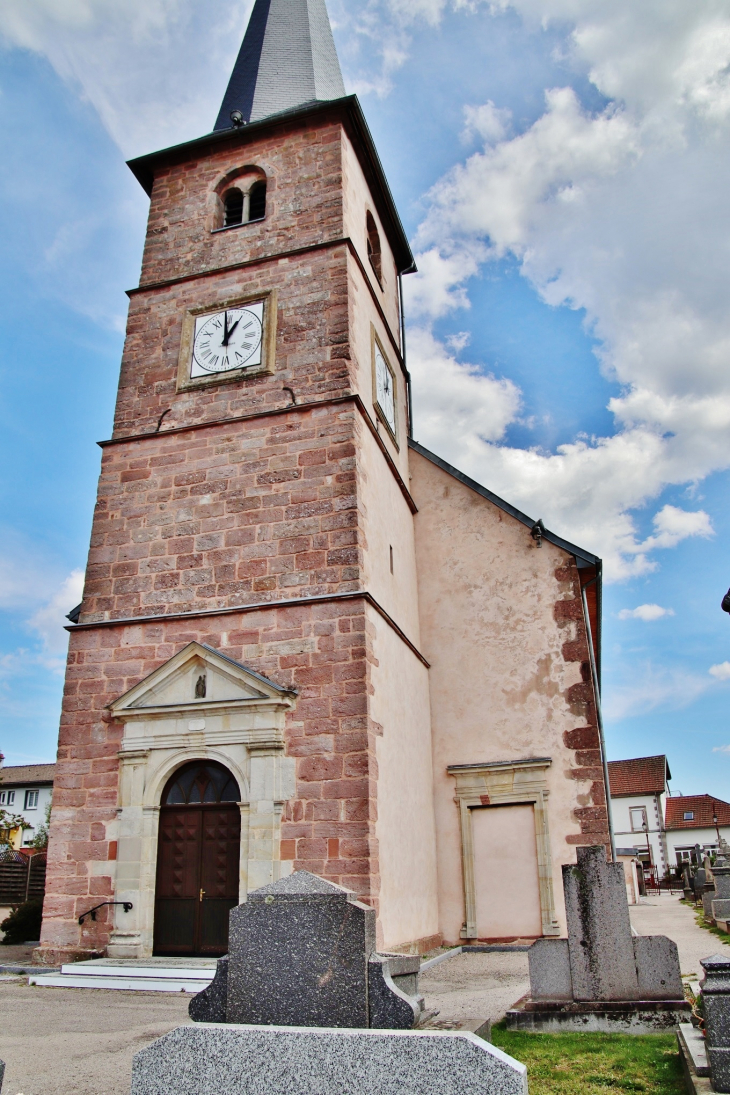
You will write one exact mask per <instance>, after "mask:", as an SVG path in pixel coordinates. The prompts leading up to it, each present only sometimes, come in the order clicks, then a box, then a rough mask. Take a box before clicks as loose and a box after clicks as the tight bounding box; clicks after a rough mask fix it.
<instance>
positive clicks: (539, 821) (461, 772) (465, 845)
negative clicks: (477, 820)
mask: <svg viewBox="0 0 730 1095" xmlns="http://www.w3.org/2000/svg"><path fill="white" fill-rule="evenodd" d="M551 764H552V759H551V758H550V757H527V758H525V759H524V760H512V761H494V762H489V763H484V764H451V765H449V766H448V767H447V769H446V771H447V772H448V773H449V775H451V776H453V777H454V779H455V780H456V796H455V799H454V801H455V802H456V805H457V807H458V810H459V820H460V824H461V856H462V878H463V884H464V914H465V915H464V926H463V927H462V929H461V938H462V939H476V938H477V902H476V886H475V878H474V833H473V829H472V809H475V808H481V807H485V806H487V807H488V806H517V805H525V804H531V805H532V806H533V807H534V815H535V839H536V844H537V873H538V888H539V893H540V916H541V922H542V932H543V935H547V936H555V935H560V924H559V923H558V918H557V915H556V912H555V899H554V893H553V863H552V854H551V851H550V831H549V826H548V810H547V799H548V795H549V794H550V792H549V790H548V786H547V781H546V778H545V773H546V771H547V769H548V768H549V767H550V765H551Z"/></svg>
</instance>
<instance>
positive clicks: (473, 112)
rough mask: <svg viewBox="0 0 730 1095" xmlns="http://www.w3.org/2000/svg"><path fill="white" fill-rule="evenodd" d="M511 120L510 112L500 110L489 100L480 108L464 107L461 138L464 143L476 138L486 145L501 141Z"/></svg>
mask: <svg viewBox="0 0 730 1095" xmlns="http://www.w3.org/2000/svg"><path fill="white" fill-rule="evenodd" d="M511 120H512V111H511V110H505V109H502V110H500V109H499V108H498V107H496V106H495V105H494V103H493V102H492V100H491V99H489V100H488V102H486V103H484V104H483V105H482V106H465V107H464V132H463V135H462V136H463V138H464V140H465V141H472V140H473V139H474V137H476V136H479V137H482V138H483V140H485V141H486V142H488V143H493V142H497V141H501V140H503V139H504V137H506V135H507V130H508V129H509V125H510V122H511Z"/></svg>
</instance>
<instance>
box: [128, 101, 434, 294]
mask: <svg viewBox="0 0 730 1095" xmlns="http://www.w3.org/2000/svg"><path fill="white" fill-rule="evenodd" d="M333 109H339V110H341V111H343V112H344V113H345V115H346V116H347V119H348V121H349V122H350V124H351V125H352V127H353V129H354V130H355V133H356V135H357V137H358V138H359V140H360V142H361V144H362V148H363V151H364V153H365V157H364V158H365V160H366V161H367V167H369V168H370V171H371V173H372V176H373V177H374V181H375V183H376V186H377V188H378V189H379V194H374V197H375V198H376V199H380V200H379V201H378V202H377V204H380V205H382V209H379V210H378V212H379V213H380V216H381V219H382V220H383V222H384V223H383V226H384V228H385V230H386V232H387V233H388V236H389V237H392V239H391V242H392V243H394V244H395V246H394V247H393V253H394V256H395V259H396V265H397V267H398V273H399V274H411V273H415V271H416V261H415V259H414V257H413V252H412V251H411V245H410V243H409V242H408V237H407V235H406V232H405V229H404V228H403V224H402V222H401V219H400V215H399V213H398V210H397V208H396V204H395V201H394V199H393V195H392V193H391V190H390V186H389V185H388V180H387V178H386V176H385V171H384V170H383V165H382V163H381V160H380V156H379V155H378V152H377V149H376V147H375V142H374V141H373V136H372V133H371V132H370V128H369V126H368V124H367V121H366V120H365V115H364V114H363V110H362V107H361V106H360V101H359V99H358V97H357V95H345V96H344V97H343V98H341V99H313V100H312V101H311V102H309V103H304V104H303V105H302V106H298V107H293V108H292V109H290V110H282V111H281V112H280V113H278V114H270V115H269V116H268V117H267V118H261V119H259V121H256V122H249V123H248V124H247V125H244V126H239V127H231V128H230V129H219V130H213V131H212V132H211V133H206V134H204V136H202V137H195V138H194V139H193V140H192V141H184V142H183V143H182V144H176V145H170V146H169V147H167V148H161V149H160V150H159V151H157V152H148V153H146V154H145V155H143V156H135V157H134V158H133V159H131V160H127V167H128V168H129V169H130V171H131V172H132V174H133V175H134V177H135V178H136V179H137V182H138V183H139V184H140V186H141V187H142V189H143V190H144V191H145V193H146V194H147V195H148V196H149V195H151V193H152V183H153V181H154V168H155V167H156V166H157V165H159V164H163V163H164V162H165V161H166V160H168V159H172V158H175V157H181V156H182V157H184V155H185V154H186V153H190V152H194V151H195V150H196V149H203V148H205V147H206V146H210V145H219V144H225V143H226V142H235V143H240V144H247V143H248V141H249V139H252V138H251V137H250V135H251V134H253V136H254V137H257V136H259V135H261V134H262V133H265V132H266V130H267V129H268V128H270V127H276V126H280V125H285V124H286V123H287V122H291V121H300V120H304V119H305V118H308V117H311V116H313V115H317V114H321V113H324V112H326V111H328V110H333ZM363 166H365V165H363ZM365 174H366V177H367V174H368V172H367V170H366V172H365ZM368 181H370V180H368Z"/></svg>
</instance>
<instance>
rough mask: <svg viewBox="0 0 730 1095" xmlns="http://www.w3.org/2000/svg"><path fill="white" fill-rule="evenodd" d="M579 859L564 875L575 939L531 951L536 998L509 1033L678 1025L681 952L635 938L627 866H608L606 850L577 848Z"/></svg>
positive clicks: (511, 1020)
mask: <svg viewBox="0 0 730 1095" xmlns="http://www.w3.org/2000/svg"><path fill="white" fill-rule="evenodd" d="M577 858H578V862H577V864H576V865H575V866H572V865H568V866H564V867H563V890H564V893H565V911H566V916H567V921H568V938H567V939H538V940H537V941H536V942H535V943H533V945H532V946H531V947H530V950H529V951H528V960H529V968H530V997H529V999H526V1000H525V1001H521V1002H520V1004H519V1005H517V1006H516V1007H515V1008H513V1009H511V1010H510V1011H509V1012H508V1013H507V1020H508V1025H509V1026H512V1027H522V1028H529V1029H548V1028H549V1029H557V1028H558V1027H562V1028H563V1029H568V1027H569V1026H570V1025H571V1024H573V1029H581V1027H582V1028H583V1029H594V1030H601V1029H612V1027H615V1028H617V1029H626V1030H631V1031H633V1032H635V1033H640V1032H641V1031H642V1029H651V1027H652V1026H653V1025H656V1026H658V1027H660V1028H663V1027H665V1026H667V1025H672V1024H673V1023H674V1022H676V1021H677V1020H676V1018H675V1016H674V1013H675V1012H676V1013H677V1014H679V1012H684V1011H686V1010H687V1005H686V1004H685V1003H684V999H683V991H682V980H681V976H680V970H679V955H678V952H677V946H676V944H675V943H674V942H673V941H672V940H671V939H667V938H666V937H665V936H663V935H654V936H636V937H635V936H633V935H632V931H631V921H630V920H629V907H628V900H627V896H626V882H625V876H624V870H623V865H622V864H621V863H607V862H606V849H605V848H604V846H603V845H602V844H601V845H596V846H594V847H590V848H578V856H577ZM634 1001H636V1002H638V1003H640V1010H641V1012H642V1015H641V1019H640V1021H639V1020H637V1018H636V1016H635V1015H633V1014H632V1013H633V1012H635V1011H636V1007H635V1006H634V1004H633V1003H632V1002H634ZM664 1001H666V1002H668V1003H667V1004H666V1005H665V1004H663V1003H662V1002H664ZM614 1005H615V1006H614ZM541 1009H542V1011H543V1012H544V1013H545V1014H544V1015H542V1016H541ZM582 1011H583V1012H585V1013H586V1014H585V1016H582V1014H581V1012H582ZM654 1012H656V1013H657V1016H658V1018H657V1020H656V1024H654V1020H653V1019H652V1015H653V1013H654ZM624 1013H625V1014H624ZM659 1013H661V1015H660V1014H659ZM611 1015H614V1017H615V1018H614V1019H613V1020H612V1019H611ZM587 1016H590V1018H587ZM541 1024H544V1025H542V1026H541Z"/></svg>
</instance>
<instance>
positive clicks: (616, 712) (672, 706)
mask: <svg viewBox="0 0 730 1095" xmlns="http://www.w3.org/2000/svg"><path fill="white" fill-rule="evenodd" d="M628 679H629V680H630V683H629V684H626V685H616V686H614V687H613V688H611V689H610V690H608V691H607V693H606V697H605V699H604V703H603V714H604V717H605V718H607V719H616V720H618V719H623V718H630V717H632V716H635V715H644V714H647V712H649V711H655V710H659V709H663V710H668V711H679V710H682V709H683V708H685V707H689V706H690V704H692V703H694V701H695V700H696V699H698V698H699V697H700V696H701V695H702V694H703V692H706V691H707V689H708V688H711V687H712V685H711V682H710V681H708V680H707V679H706V678H705V677H701V676H699V675H698V674H696V673H692V672H689V671H687V670H684V669H681V668H671V669H670V668H668V667H666V666H656V665H653V664H652V663H651V662H647V663H645V664H643V665H636V666H632V671H631V674H630V677H629V678H628Z"/></svg>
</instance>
